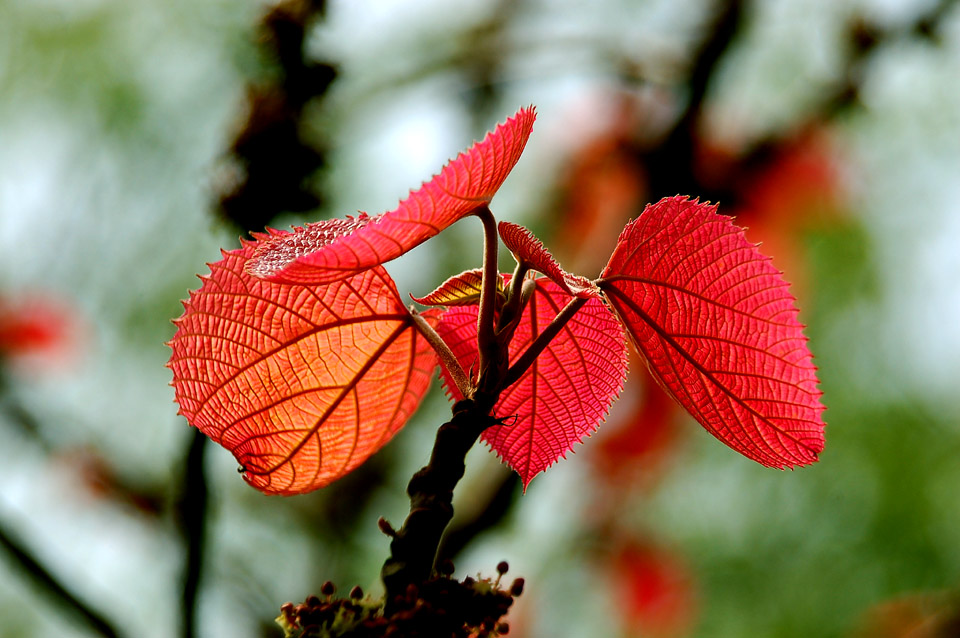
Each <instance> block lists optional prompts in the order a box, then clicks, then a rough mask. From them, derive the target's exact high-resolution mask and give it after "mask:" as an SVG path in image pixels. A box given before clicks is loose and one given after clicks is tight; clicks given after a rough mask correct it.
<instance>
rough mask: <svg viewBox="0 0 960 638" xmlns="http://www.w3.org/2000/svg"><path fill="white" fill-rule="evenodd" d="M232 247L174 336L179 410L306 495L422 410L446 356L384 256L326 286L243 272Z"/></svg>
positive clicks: (249, 250) (268, 477) (281, 486)
mask: <svg viewBox="0 0 960 638" xmlns="http://www.w3.org/2000/svg"><path fill="white" fill-rule="evenodd" d="M253 251H254V249H253V244H249V243H248V244H246V245H245V246H244V247H243V248H241V249H239V250H234V251H231V252H224V253H223V259H222V260H220V261H219V262H217V263H214V264H211V265H210V271H211V273H210V275H209V276H208V277H202V279H203V286H202V287H201V288H200V290H198V291H195V292H193V293H191V294H190V299H189V300H188V301H187V302H185V303H184V308H185V311H184V314H183V316H182V317H181V318H180V319H178V320H177V322H176V323H177V332H176V335H175V336H174V337H173V340H171V342H170V344H169V345H170V347H171V348H172V349H173V355H172V357H171V358H170V362H169V364H168V366H169V367H170V368H171V369H172V370H173V386H174V389H175V390H176V399H177V402H178V403H179V404H180V412H181V413H182V414H183V415H184V416H185V417H186V418H187V420H188V421H189V422H190V423H191V425H194V426H195V427H197V428H199V429H200V430H201V431H202V432H203V433H204V434H206V435H207V436H209V437H210V438H212V439H213V440H214V441H216V442H217V443H220V444H221V445H223V446H224V447H225V448H226V449H228V450H230V451H231V452H232V453H233V454H234V456H236V457H237V460H238V461H239V462H240V465H241V466H242V468H243V470H244V478H245V479H246V480H247V482H248V483H250V484H251V485H252V486H253V487H255V488H257V489H259V490H261V491H263V492H266V493H272V494H299V493H303V492H308V491H310V490H314V489H316V488H319V487H323V486H324V485H327V484H328V483H330V482H331V481H334V480H336V479H337V478H339V477H341V476H343V475H344V474H346V473H347V472H349V471H350V470H352V469H354V468H355V467H357V466H358V465H360V464H361V463H362V462H363V461H364V460H366V459H367V458H368V457H369V456H370V455H371V454H373V453H374V452H376V451H377V450H378V449H379V448H380V447H382V446H383V445H384V444H385V443H386V442H387V441H388V440H389V439H390V438H391V437H392V436H393V435H394V434H395V433H396V432H397V430H399V429H400V428H401V427H402V426H403V424H404V423H405V422H406V421H407V419H408V418H409V417H410V415H411V414H412V413H413V411H414V410H415V409H416V407H417V405H418V404H419V402H420V400H421V399H422V398H423V395H424V393H425V392H426V391H427V387H428V385H429V382H430V377H431V375H432V373H433V370H434V368H435V366H436V355H435V354H434V352H433V350H431V348H430V346H429V345H428V344H427V342H426V340H425V339H424V338H423V336H422V335H421V334H420V333H419V332H418V331H417V329H416V328H415V327H414V324H413V322H412V319H411V317H410V315H409V313H408V312H407V311H406V309H405V308H404V306H403V304H402V303H401V301H400V297H399V294H398V293H397V290H396V286H395V285H394V283H393V281H392V280H391V279H390V277H389V275H387V273H386V271H385V270H384V269H383V268H382V267H377V268H373V269H370V270H366V271H364V272H363V273H361V274H359V275H355V276H353V277H350V278H347V279H343V280H340V281H337V282H335V283H332V284H328V285H323V286H300V285H285V284H276V283H271V282H267V281H264V280H262V279H258V278H256V277H253V276H251V275H249V274H247V273H246V272H245V271H244V264H245V263H246V262H247V260H248V259H249V257H250V255H252V254H253Z"/></svg>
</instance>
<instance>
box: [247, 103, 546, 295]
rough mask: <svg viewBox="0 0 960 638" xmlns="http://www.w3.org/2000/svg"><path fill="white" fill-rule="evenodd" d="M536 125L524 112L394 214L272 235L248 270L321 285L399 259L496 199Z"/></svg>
mask: <svg viewBox="0 0 960 638" xmlns="http://www.w3.org/2000/svg"><path fill="white" fill-rule="evenodd" d="M534 119H536V111H535V110H534V108H533V107H527V108H523V109H520V110H519V111H518V112H517V113H516V114H515V115H514V116H513V117H511V118H509V119H508V120H507V121H506V122H504V123H503V124H500V125H499V126H497V128H496V129H495V130H494V131H492V132H490V133H488V134H487V136H486V137H485V138H484V139H483V141H481V142H477V143H476V144H474V145H473V146H472V147H471V148H470V149H468V150H466V151H464V152H463V153H461V154H460V155H458V156H457V157H456V158H455V159H454V160H452V161H450V162H449V163H448V164H447V165H446V166H445V167H444V168H443V170H442V171H441V172H440V174H439V175H436V176H434V178H433V179H432V180H430V181H429V182H426V183H425V184H423V186H422V187H421V188H420V189H418V190H416V191H414V192H411V193H410V195H409V197H407V198H406V199H405V200H403V201H402V202H400V205H399V206H398V207H397V208H396V209H395V210H392V211H389V212H387V213H383V214H381V215H378V216H376V217H371V216H369V215H367V214H365V213H363V214H361V215H360V216H359V217H356V218H348V219H346V220H344V219H332V220H327V221H322V222H317V223H313V224H307V225H306V226H305V227H302V228H296V229H294V232H293V233H290V234H286V233H285V234H282V235H274V236H272V237H271V238H269V239H268V240H267V241H264V242H262V243H261V245H260V246H259V247H258V248H257V250H256V254H255V255H254V258H253V259H252V260H251V262H250V265H249V267H248V268H249V271H250V272H251V273H252V274H254V275H256V276H258V277H263V278H266V279H270V280H272V281H283V282H288V283H304V284H319V283H329V282H331V281H336V280H337V279H342V278H343V277H348V276H350V275H352V274H355V273H357V272H358V271H360V270H363V269H365V268H369V267H371V266H375V265H377V264H382V263H385V262H387V261H389V260H391V259H394V258H396V257H399V256H400V255H402V254H403V253H405V252H407V251H408V250H411V249H413V248H414V247H416V246H418V245H420V244H421V243H423V242H424V241H426V240H427V239H430V238H431V237H433V236H434V235H436V234H437V233H439V232H440V231H442V230H443V229H445V228H447V227H448V226H450V225H451V224H453V223H454V222H456V221H458V220H460V219H462V218H464V217H466V216H467V215H469V214H471V213H472V212H473V211H475V210H476V209H477V208H479V207H481V206H484V205H486V204H488V203H489V202H490V200H491V199H493V196H494V194H496V192H497V190H498V189H499V188H500V186H501V185H502V184H503V182H504V180H505V179H506V178H507V175H508V174H509V173H510V171H511V170H512V169H513V167H514V165H515V164H516V163H517V161H518V160H519V159H520V154H521V153H522V152H523V148H524V146H525V145H526V143H527V139H528V138H529V137H530V132H531V131H532V130H533V121H534Z"/></svg>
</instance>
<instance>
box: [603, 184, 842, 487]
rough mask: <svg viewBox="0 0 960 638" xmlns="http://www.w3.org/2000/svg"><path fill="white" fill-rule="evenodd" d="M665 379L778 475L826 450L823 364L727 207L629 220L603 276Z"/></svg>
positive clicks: (674, 206) (679, 202)
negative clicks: (723, 211) (820, 383)
mask: <svg viewBox="0 0 960 638" xmlns="http://www.w3.org/2000/svg"><path fill="white" fill-rule="evenodd" d="M598 283H599V286H600V288H601V290H603V292H604V293H605V294H606V296H607V298H608V300H609V302H610V304H611V305H612V306H613V308H614V309H615V310H616V312H617V314H618V315H620V318H621V319H622V320H623V322H624V324H625V325H626V326H627V330H628V331H629V333H630V335H631V336H632V337H633V341H634V343H635V344H636V346H637V349H638V350H639V351H640V353H641V354H642V355H643V356H644V357H645V359H646V361H647V364H648V366H649V368H650V370H651V371H652V373H653V375H654V377H656V379H657V380H658V381H659V382H660V384H661V385H662V386H663V387H664V389H666V390H667V392H669V393H670V394H671V395H672V396H673V397H674V398H675V399H676V400H677V401H678V402H679V403H680V404H681V405H683V407H685V408H686V409H687V410H688V411H689V412H690V413H691V414H692V415H693V416H694V418H696V419H697V420H698V421H699V422H700V423H701V424H702V425H703V426H704V427H705V428H706V429H707V430H708V431H709V432H710V433H712V434H713V435H714V436H716V437H717V438H718V439H720V440H721V441H723V442H724V443H726V444H727V445H729V446H730V447H732V448H733V449H734V450H736V451H738V452H740V453H741V454H743V455H745V456H747V457H749V458H751V459H753V460H755V461H757V462H759V463H761V464H763V465H766V466H770V467H780V468H783V467H792V466H795V465H806V464H808V463H812V462H814V461H816V460H817V455H818V454H819V453H820V451H821V450H822V449H823V444H824V440H823V430H824V423H823V419H822V416H821V413H822V412H823V410H824V407H823V405H822V404H821V403H820V394H821V393H820V391H819V390H818V389H817V377H816V367H815V366H814V365H813V361H812V356H811V354H810V351H809V349H808V348H807V340H806V338H805V337H804V336H803V333H802V328H803V326H802V325H801V324H800V323H799V322H798V321H797V309H796V306H795V304H794V299H793V296H792V295H790V293H789V292H788V291H787V286H788V284H787V283H786V282H785V281H784V280H783V279H782V277H781V275H780V273H779V272H778V271H777V270H776V269H775V268H774V267H773V265H772V264H771V263H770V261H769V259H768V258H766V257H764V256H763V255H761V254H760V252H759V251H757V249H756V247H754V246H753V245H752V244H750V243H749V242H748V241H747V240H746V238H745V237H744V235H743V231H742V230H741V229H740V228H738V227H737V226H734V225H733V223H731V221H730V218H729V217H725V216H722V215H718V214H717V213H716V207H715V206H712V205H709V204H701V203H699V202H697V201H696V200H694V201H691V200H689V199H686V198H684V197H672V198H665V199H663V200H661V201H660V202H658V203H657V204H654V205H651V206H647V208H646V209H645V210H644V211H643V213H642V214H641V215H640V217H639V218H637V219H636V220H634V221H633V222H631V223H629V224H627V227H626V228H625V229H624V231H623V233H622V234H621V235H620V239H619V242H618V244H617V248H616V250H614V252H613V255H612V256H611V257H610V262H609V263H608V264H607V267H606V268H605V269H604V271H603V273H602V274H601V280H599V282H598Z"/></svg>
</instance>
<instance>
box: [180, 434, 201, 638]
mask: <svg viewBox="0 0 960 638" xmlns="http://www.w3.org/2000/svg"><path fill="white" fill-rule="evenodd" d="M206 445H207V437H206V435H204V434H203V433H202V432H200V430H197V429H194V431H193V436H192V437H191V439H190V446H189V447H188V448H187V456H186V459H185V464H184V473H183V484H182V485H181V487H180V501H179V504H178V508H177V514H178V516H179V523H180V530H181V533H182V535H183V540H184V544H185V545H186V548H187V552H186V564H185V565H184V571H183V598H182V599H181V604H182V617H181V626H180V635H181V636H183V638H193V636H195V635H197V630H196V624H197V591H198V590H199V588H200V575H201V572H202V569H203V554H204V547H205V545H206V542H205V541H206V526H207V492H208V490H207V479H206V476H205V475H204V471H203V460H204V456H205V455H204V451H205V450H206Z"/></svg>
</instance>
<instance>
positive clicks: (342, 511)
mask: <svg viewBox="0 0 960 638" xmlns="http://www.w3.org/2000/svg"><path fill="white" fill-rule="evenodd" d="M527 104H535V105H536V106H537V109H538V114H539V116H538V120H537V123H536V126H535V128H534V132H533V135H532V137H531V140H530V142H529V144H528V146H527V150H526V152H525V154H524V156H523V158H522V159H521V161H520V163H519V165H518V166H517V168H516V169H515V171H514V172H513V174H512V175H511V177H510V178H509V179H508V180H507V182H506V184H505V186H504V187H503V189H502V190H501V191H500V193H499V194H498V196H497V198H496V199H495V200H494V202H493V206H492V209H493V212H494V214H495V215H496V216H497V217H498V218H499V219H507V220H510V221H514V222H517V223H521V224H524V225H526V226H528V227H530V228H531V229H533V230H534V232H535V233H536V234H537V235H538V236H539V237H540V238H542V239H543V240H544V241H545V243H546V244H547V246H548V247H550V248H551V250H552V252H553V253H554V254H555V255H556V256H557V257H558V259H559V261H560V263H561V264H562V265H563V266H564V267H565V268H567V269H568V270H571V271H573V272H577V273H580V274H584V275H588V276H596V274H598V273H599V270H600V268H601V267H602V266H603V264H604V263H605V262H606V260H607V257H608V256H609V254H610V251H611V250H612V246H613V244H614V242H615V240H616V237H617V235H618V233H619V231H620V229H621V228H622V227H623V225H624V224H625V223H626V221H627V220H628V219H630V218H631V217H635V216H636V215H637V214H639V213H640V211H641V210H642V208H643V205H644V204H645V203H647V202H653V201H656V200H657V199H659V198H660V197H661V196H664V195H673V194H677V193H682V194H689V195H691V196H699V197H701V198H702V199H706V200H711V201H715V202H719V204H720V210H721V212H723V213H726V214H729V215H735V216H736V217H737V222H738V223H739V224H741V225H743V226H746V227H748V231H747V236H748V238H749V239H750V240H751V241H755V242H762V244H763V245H762V250H763V251H764V252H766V253H767V254H770V255H772V256H773V261H774V264H775V265H776V266H777V267H778V268H780V269H782V270H783V271H785V273H786V275H785V276H786V278H787V279H788V280H789V281H791V282H793V287H792V291H793V292H794V293H795V294H796V296H797V297H798V299H799V305H800V307H801V319H802V320H803V321H804V323H806V324H807V326H808V328H807V334H808V335H809V337H810V345H811V348H812V350H813V352H814V354H815V356H816V361H817V363H818V365H819V368H820V378H821V381H822V389H823V391H824V393H825V394H824V402H825V404H826V405H827V406H828V411H827V412H826V420H827V422H828V424H829V426H828V429H827V447H826V450H825V451H824V453H823V455H822V457H821V461H820V462H819V463H817V464H816V465H814V466H812V467H808V468H804V469H800V470H797V471H788V472H779V471H775V470H770V469H764V468H762V467H760V466H759V465H756V464H755V463H753V462H751V461H748V460H747V459H745V458H742V457H740V456H738V455H737V454H735V453H734V452H732V451H730V450H729V449H727V448H726V447H725V446H723V445H722V444H720V443H719V442H717V441H716V440H714V439H713V438H712V437H710V436H709V435H708V434H707V433H706V432H705V431H703V429H702V428H700V427H699V426H698V425H697V424H696V423H695V422H693V421H692V420H691V419H690V418H689V417H687V416H685V415H684V414H683V413H681V412H680V411H679V409H677V408H676V407H675V406H674V405H673V404H672V403H671V402H670V401H669V400H667V399H666V398H665V396H664V395H663V394H662V393H661V392H660V391H659V389H657V388H656V387H655V385H654V384H651V383H650V382H649V380H648V378H647V376H646V371H645V370H644V368H643V365H642V364H641V363H640V362H639V361H633V362H632V372H631V375H630V380H629V382H628V385H627V388H626V390H625V392H624V395H623V397H622V398H621V400H620V402H619V403H617V404H616V405H615V407H614V410H613V412H612V413H611V415H610V418H609V419H608V421H607V423H606V424H604V425H603V426H602V427H601V428H600V430H599V431H598V432H597V433H596V434H595V435H594V436H593V437H592V438H591V439H589V440H587V441H586V442H585V443H584V444H583V445H581V446H578V447H577V448H576V454H573V455H571V456H569V458H567V459H566V460H563V461H561V462H560V463H559V464H557V465H556V466H555V467H553V468H551V469H550V470H549V471H548V472H546V473H545V474H543V475H541V476H539V477H537V478H536V479H535V480H534V481H533V483H532V484H531V486H530V488H529V489H528V490H527V492H526V494H523V495H521V490H520V486H519V482H518V481H517V480H516V477H514V476H512V475H510V474H509V473H508V472H507V471H506V470H504V469H503V468H502V467H501V466H500V464H499V462H498V461H497V460H496V458H495V457H494V456H493V455H492V454H491V453H490V452H489V451H488V450H486V449H485V448H483V447H478V448H477V449H475V450H473V451H472V452H471V454H470V457H469V459H468V474H467V477H466V478H465V479H464V481H463V482H462V483H461V485H460V487H459V488H458V495H457V512H458V516H457V519H456V520H455V521H454V524H453V526H452V528H451V530H450V533H449V534H448V536H447V538H446V540H445V542H444V545H443V548H442V551H443V553H444V555H445V556H449V557H452V558H453V560H454V561H455V563H456V567H457V575H458V576H460V577H462V576H464V575H467V574H470V575H475V574H476V573H478V572H482V573H484V574H487V575H490V574H492V573H493V571H494V567H495V565H496V564H497V562H498V561H500V560H507V561H509V562H510V565H511V569H510V575H511V576H523V577H525V578H526V583H527V587H526V593H525V594H524V596H523V597H522V598H520V599H519V601H518V603H517V605H516V606H515V608H514V609H513V610H512V612H511V615H510V618H509V620H510V623H511V635H516V636H531V637H546V636H551V637H552V636H613V637H634V636H654V637H661V638H662V637H683V636H721V637H728V636H729V637H739V636H784V637H792V636H796V637H800V636H804V637H807V636H873V637H886V636H891V637H892V636H908V635H909V636H912V637H915V638H916V637H921V636H922V637H930V636H956V635H960V621H958V618H960V421H958V419H960V397H958V392H957V387H958V386H957V383H958V379H960V325H958V322H957V316H958V315H960V277H958V274H960V249H958V248H957V243H958V241H960V204H958V202H960V7H958V3H956V2H952V1H939V2H938V1H937V0H843V1H838V0H779V1H776V2H761V1H759V0H754V1H753V2H747V1H742V2H741V1H736V0H734V1H723V2H711V1H708V0H635V1H628V0H598V1H595V2H591V3H589V4H587V3H582V2H572V1H564V0H515V1H510V0H486V1H480V0H471V1H468V2H456V3H452V2H440V1H439V0H418V1H408V2H401V1H397V0H393V1H387V0H370V1H367V2H356V1H354V2H349V1H345V0H340V1H333V0H331V1H329V2H323V1H320V0H314V1H312V2H310V1H307V0H303V1H300V2H295V1H292V0H286V1H285V2H283V3H281V4H279V5H278V4H265V3H257V2H249V1H246V0H208V1H206V2H193V1H190V0H164V1H159V0H139V1H137V2H124V1H121V0H0V237H2V240H0V241H2V249H0V460H2V466H3V473H2V480H0V637H8V636H9V637H20V636H27V637H29V636H48V635H57V636H71V637H72V636H76V637H81V636H84V637H85V636H112V635H116V636H141V637H154V636H156V637H167V636H185V637H186V636H192V635H201V636H229V637H231V638H242V637H256V636H279V635H281V632H280V630H279V627H277V626H276V625H275V624H274V622H273V618H274V617H275V616H276V615H277V614H278V611H279V607H280V605H281V604H282V603H284V602H286V601H293V602H298V601H302V600H303V599H304V597H305V596H306V595H308V594H311V593H315V592H317V591H318V590H319V588H320V584H321V583H322V582H323V581H325V580H328V579H329V580H333V581H334V582H335V583H336V584H337V585H338V587H339V588H340V590H341V591H346V590H348V589H349V588H350V587H352V586H353V585H356V584H359V585H361V586H362V587H363V588H364V590H365V591H374V592H375V591H376V589H377V587H378V573H379V567H380V565H381V563H382V561H383V560H384V558H385V557H386V555H387V540H388V539H387V538H386V537H384V536H383V535H382V534H381V533H380V532H379V531H378V530H377V524H376V521H377V519H378V518H379V517H380V516H385V517H386V518H387V519H388V520H390V521H392V522H394V523H395V524H399V523H400V522H401V521H402V519H403V517H404V516H405V515H406V512H407V509H408V502H407V499H406V496H405V494H404V487H405V485H406V481H407V480H408V478H409V476H410V475H411V474H412V473H413V472H414V471H415V470H416V469H417V468H419V467H420V466H421V465H423V464H424V463H425V462H426V460H427V458H428V456H429V451H430V447H431V444H432V439H433V434H434V432H435V430H436V427H437V426H438V425H439V424H441V423H442V422H444V421H445V420H446V419H447V416H448V415H449V404H448V402H447V400H446V399H445V397H443V396H442V392H440V391H439V389H438V388H439V384H437V388H435V390H434V392H433V393H432V394H431V396H430V398H429V399H428V400H427V401H426V403H425V404H424V405H423V407H422V408H421V410H420V411H419V412H418V414H417V416H416V417H415V419H414V420H413V421H411V422H410V423H409V424H408V425H407V427H406V428H405V429H404V430H403V431H402V432H401V433H400V434H399V435H398V436H397V437H396V438H395V439H394V441H393V442H391V443H390V444H389V445H388V446H387V447H386V448H385V449H384V450H383V451H382V452H380V453H379V454H377V455H376V456H375V457H374V458H373V459H372V460H371V461H370V462H368V463H367V464H366V465H365V466H363V467H362V468H361V469H360V470H358V471H356V472H355V473H353V474H351V475H350V476H348V477H347V478H345V479H344V480H342V481H341V482H339V483H337V484H335V485H333V486H331V487H329V488H326V489H323V490H320V491H318V492H316V493H313V494H310V495H306V496H300V497H294V498H280V497H267V496H264V495H262V494H260V493H258V492H256V491H254V490H252V489H251V488H249V487H247V486H246V485H245V484H244V482H243V481H242V479H241V478H240V477H239V476H238V474H237V472H236V469H237V468H236V462H235V461H234V460H233V458H232V456H231V455H230V454H229V453H227V452H226V451H224V450H222V449H220V448H219V447H217V446H215V445H205V444H204V442H203V439H202V438H201V437H198V436H195V433H194V432H193V431H192V429H191V428H190V427H189V426H188V425H187V424H186V422H185V421H184V420H183V419H182V418H180V417H178V416H177V415H176V406H175V405H174V404H173V402H172V398H173V390H172V389H171V388H170V387H168V383H169V381H170V379H171V375H170V372H169V371H168V370H167V369H166V368H165V367H164V363H165V362H166V361H167V359H168V357H169V349H167V348H166V347H165V346H164V342H165V341H166V340H168V339H169V338H170V337H171V336H172V335H173V329H174V328H173V325H172V324H171V323H170V320H171V319H172V318H174V317H176V316H178V315H179V314H180V312H181V306H180V304H179V300H180V299H183V298H185V297H186V295H187V293H188V291H189V290H191V289H195V288H197V287H199V284H200V282H199V280H197V279H196V278H195V274H196V273H205V272H206V266H205V265H204V263H205V262H210V261H215V260H217V259H218V258H219V249H220V248H221V247H224V248H232V247H235V246H237V245H238V237H240V236H241V235H242V234H245V232H246V231H248V230H259V229H262V228H263V227H264V226H265V225H267V224H270V225H273V226H276V227H286V226H288V225H290V224H299V223H303V222H305V221H310V220H317V219H322V218H327V217H342V216H343V215H346V214H352V213H355V212H356V211H357V210H358V209H359V210H365V211H369V212H370V213H378V212H381V211H384V210H389V209H392V208H394V207H395V206H396V203H397V201H398V200H399V199H401V198H402V197H404V196H406V194H407V192H408V190H409V189H411V188H415V187H417V186H419V184H420V182H421V181H423V180H425V179H428V177H429V176H430V175H432V174H433V173H436V172H437V171H439V169H440V168H441V167H442V165H443V164H444V163H445V162H446V160H447V159H448V158H450V157H452V156H453V155H455V154H456V153H457V152H458V151H460V150H462V149H464V148H466V147H468V146H469V144H470V142H471V140H473V139H479V138H480V137H481V136H482V135H483V134H484V132H485V131H487V130H489V129H492V128H493V127H494V126H495V125H496V123H497V122H500V121H502V120H504V119H505V118H506V117H507V116H509V115H511V114H513V113H514V112H515V111H516V110H517V108H518V107H520V106H524V105H527ZM479 237H480V225H479V223H478V222H476V221H475V220H467V221H464V222H461V223H460V224H457V225H456V226H454V227H453V228H452V229H450V230H449V231H448V232H445V233H444V235H443V237H442V238H441V239H438V240H435V241H432V242H428V243H427V244H425V245H424V246H423V247H421V248H418V249H417V250H415V251H413V252H412V253H410V254H408V255H407V256H405V257H404V258H402V259H401V260H398V261H397V262H394V263H391V264H390V265H389V266H388V269H389V270H390V271H391V273H392V274H393V275H394V277H395V278H396V279H397V282H398V285H399V287H400V290H401V293H402V294H406V293H408V292H410V293H413V294H416V295H423V294H424V293H426V292H428V291H430V290H432V289H433V288H434V287H435V285H437V284H438V283H439V282H441V281H442V280H443V279H445V278H446V277H447V276H449V275H451V274H455V273H457V272H460V271H461V270H463V269H466V268H473V267H477V266H479V264H480V252H481V251H480V242H479ZM504 252H505V251H504ZM501 265H502V268H503V269H505V270H509V269H511V268H512V264H511V263H510V259H509V257H508V256H504V257H503V260H502V264H501Z"/></svg>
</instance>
